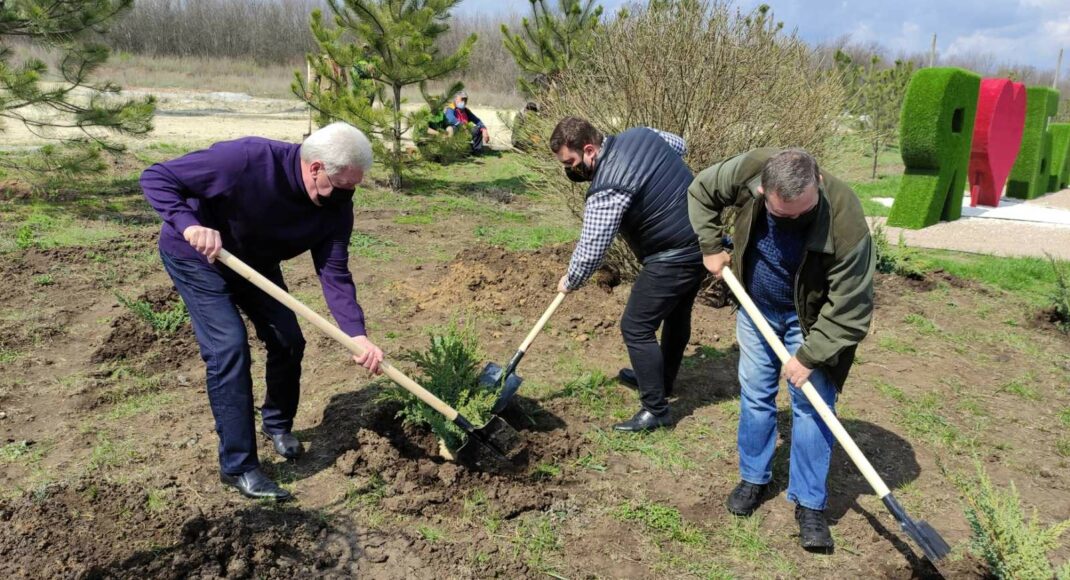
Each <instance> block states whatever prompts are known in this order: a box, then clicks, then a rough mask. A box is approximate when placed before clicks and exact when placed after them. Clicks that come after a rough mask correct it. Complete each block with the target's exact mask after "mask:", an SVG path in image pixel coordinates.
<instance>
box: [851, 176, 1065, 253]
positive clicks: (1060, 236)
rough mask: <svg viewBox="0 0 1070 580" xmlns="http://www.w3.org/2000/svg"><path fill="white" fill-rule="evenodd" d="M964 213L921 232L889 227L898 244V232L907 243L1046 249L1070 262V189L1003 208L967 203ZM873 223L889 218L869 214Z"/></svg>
mask: <svg viewBox="0 0 1070 580" xmlns="http://www.w3.org/2000/svg"><path fill="white" fill-rule="evenodd" d="M962 214H963V217H962V218H960V219H958V220H956V221H953V222H941V223H939V224H936V225H934V226H929V227H927V228H924V229H921V230H907V229H902V228H892V227H887V226H885V227H884V229H885V233H886V234H887V236H888V241H890V242H892V243H893V244H894V243H896V242H897V241H898V240H899V234H900V233H902V234H903V239H904V241H905V242H906V244H907V245H908V246H916V247H919V248H934V249H942V250H956V251H960V252H973V253H979V254H994V255H997V256H1034V257H1039V258H1043V257H1044V256H1045V253H1047V254H1050V255H1052V256H1054V257H1056V258H1059V259H1062V260H1070V189H1064V190H1063V191H1060V192H1057V193H1051V194H1048V195H1047V196H1044V197H1041V198H1037V199H1032V200H1029V201H1027V202H1022V201H1020V200H1008V199H1005V200H1004V201H1002V202H1001V203H1000V207H999V208H980V207H978V208H970V207H968V205H967V206H964V207H963V212H962ZM868 219H869V222H870V226H871V227H872V226H873V225H875V224H882V225H883V224H884V223H885V218H872V217H871V218H868Z"/></svg>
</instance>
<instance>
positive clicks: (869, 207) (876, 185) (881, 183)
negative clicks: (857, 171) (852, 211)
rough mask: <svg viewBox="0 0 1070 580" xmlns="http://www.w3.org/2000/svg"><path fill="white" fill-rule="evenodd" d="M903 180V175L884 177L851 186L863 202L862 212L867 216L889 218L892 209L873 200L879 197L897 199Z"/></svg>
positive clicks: (854, 183) (853, 183)
mask: <svg viewBox="0 0 1070 580" xmlns="http://www.w3.org/2000/svg"><path fill="white" fill-rule="evenodd" d="M902 180H903V176H902V175H882V176H880V177H878V178H877V179H875V180H870V181H855V182H852V183H851V184H850V185H851V189H853V190H854V192H855V193H856V194H857V195H858V199H859V200H860V201H861V202H862V211H864V212H865V214H866V215H867V216H882V217H887V216H888V213H889V212H890V211H891V210H892V208H890V207H888V206H886V205H884V204H882V203H880V202H877V201H873V200H874V198H878V197H883V198H891V199H895V196H896V194H898V193H899V187H900V184H901V182H902Z"/></svg>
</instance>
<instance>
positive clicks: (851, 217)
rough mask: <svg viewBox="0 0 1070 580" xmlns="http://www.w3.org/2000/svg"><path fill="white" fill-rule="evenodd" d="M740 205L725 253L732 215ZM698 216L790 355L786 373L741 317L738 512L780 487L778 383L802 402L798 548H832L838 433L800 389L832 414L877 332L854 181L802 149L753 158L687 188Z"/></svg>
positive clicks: (797, 442) (794, 494)
mask: <svg viewBox="0 0 1070 580" xmlns="http://www.w3.org/2000/svg"><path fill="white" fill-rule="evenodd" d="M729 207H735V208H736V209H737V210H738V211H737V214H736V218H735V224H734V229H733V230H732V232H731V234H732V238H733V244H732V246H733V247H734V249H735V251H734V254H732V255H729V254H728V252H727V251H726V250H725V241H726V235H727V234H728V233H729V232H728V227H727V224H726V223H725V222H724V219H723V216H724V212H725V209H727V208H729ZM688 213H689V215H690V217H691V224H692V226H693V227H694V229H695V232H696V233H697V234H698V238H699V247H700V248H701V249H702V254H703V263H704V264H705V265H706V269H707V270H709V271H710V272H711V273H713V275H714V276H717V277H720V275H721V271H722V269H723V268H724V267H725V266H726V265H728V264H729V263H730V262H731V263H732V264H733V266H734V267H735V269H736V275H737V276H738V277H739V278H740V280H741V282H742V283H743V285H744V287H746V289H747V292H748V294H750V296H751V298H753V299H754V302H755V303H756V304H757V305H758V308H759V310H761V312H762V314H763V315H764V316H765V318H766V320H767V321H768V322H769V324H770V325H771V326H772V327H773V330H774V331H775V332H776V333H777V335H778V336H779V337H780V339H781V340H782V341H783V342H784V344H785V346H786V347H787V349H788V352H790V353H792V358H791V360H790V361H788V363H787V365H784V367H783V369H782V368H781V364H780V361H779V360H778V359H777V357H776V355H775V354H774V353H773V350H772V348H770V347H769V345H768V344H766V343H765V341H764V339H763V338H762V336H761V334H760V333H759V332H758V329H757V327H756V326H755V325H754V322H753V321H752V320H751V319H750V318H749V317H748V315H747V313H746V312H745V311H743V310H740V311H739V312H738V313H737V316H736V339H737V340H738V342H739V349H740V358H739V383H740V387H741V392H740V414H739V433H738V447H739V468H740V476H741V481H740V483H739V485H737V486H736V488H735V489H734V490H733V491H732V493H731V494H730V495H729V497H728V501H727V507H728V511H730V512H732V513H733V514H735V515H739V516H749V515H750V514H752V513H753V512H754V510H755V509H757V507H758V505H759V504H760V503H761V500H762V496H763V494H764V492H765V490H766V487H767V486H768V484H769V482H770V480H771V479H772V463H773V451H774V449H775V447H776V432H777V431H776V417H777V408H776V395H777V390H778V388H779V382H780V380H779V379H780V377H781V376H783V377H784V378H785V379H786V380H787V381H788V385H789V388H790V392H791V402H792V431H791V459H790V463H791V466H790V470H789V482H788V500H789V501H791V502H793V503H795V504H796V507H795V519H796V521H798V523H799V529H800V542H801V543H802V546H803V547H804V548H807V549H811V550H817V551H827V550H830V549H831V548H832V535H831V534H830V532H829V528H828V522H827V520H826V518H825V515H824V510H825V506H826V504H827V498H828V492H827V489H826V480H827V479H828V470H829V459H830V457H831V455H832V442H833V437H832V433H831V432H830V431H829V429H828V427H827V426H826V425H825V423H824V422H823V421H822V420H821V418H820V416H819V415H818V414H817V411H816V410H815V409H814V408H813V406H812V405H811V404H810V402H809V401H808V400H807V399H806V396H805V395H804V394H803V393H802V391H801V390H799V389H797V388H796V385H801V384H803V383H804V382H806V381H807V380H809V381H810V382H811V383H813V385H814V387H815V388H816V389H817V392H818V393H820V395H821V397H822V399H824V400H825V402H826V403H827V404H828V405H829V407H830V408H834V405H835V402H836V396H837V393H838V392H839V391H840V390H842V388H843V383H844V381H845V380H846V378H847V373H848V371H849V370H850V367H851V363H852V362H853V361H854V357H855V349H856V348H857V345H858V343H859V342H860V341H861V340H862V339H863V338H864V337H865V336H866V333H867V332H868V331H869V322H870V318H871V316H872V313H873V269H874V265H875V263H876V256H875V253H874V247H873V240H872V238H871V237H870V234H869V227H868V226H867V224H866V220H865V215H864V214H863V213H862V204H861V203H860V202H859V201H858V197H857V196H856V195H855V193H854V192H853V191H852V190H851V188H850V187H848V186H847V184H845V183H844V182H842V181H840V180H839V179H837V178H835V177H833V176H831V175H829V174H827V173H822V172H821V171H820V170H819V169H818V166H817V162H816V161H815V160H814V158H813V157H811V156H810V155H809V154H808V153H806V152H805V151H803V150H801V149H789V150H786V151H780V150H777V149H755V150H753V151H750V152H747V153H744V154H742V155H738V156H736V157H733V158H731V159H728V160H727V161H724V162H721V163H718V164H716V165H713V166H711V167H709V168H707V169H706V170H704V171H703V172H702V173H700V174H699V175H698V177H696V178H695V180H694V181H693V182H692V184H691V187H690V188H689V189H688Z"/></svg>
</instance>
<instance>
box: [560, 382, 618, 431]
mask: <svg viewBox="0 0 1070 580" xmlns="http://www.w3.org/2000/svg"><path fill="white" fill-rule="evenodd" d="M557 396H562V397H571V398H574V399H577V400H578V401H579V403H580V406H581V407H583V408H584V409H586V411H587V413H588V415H590V416H591V417H592V418H595V419H606V418H608V417H613V418H619V419H625V418H627V413H628V407H627V399H626V397H625V393H624V392H623V390H622V389H619V388H617V386H616V383H615V381H614V380H613V379H610V378H609V377H607V376H606V375H605V374H604V373H603V372H601V371H590V372H586V373H584V374H582V375H581V376H580V377H578V378H576V379H574V380H572V381H570V382H569V383H568V384H566V385H565V388H564V389H561V391H560V392H559V393H558V395H557Z"/></svg>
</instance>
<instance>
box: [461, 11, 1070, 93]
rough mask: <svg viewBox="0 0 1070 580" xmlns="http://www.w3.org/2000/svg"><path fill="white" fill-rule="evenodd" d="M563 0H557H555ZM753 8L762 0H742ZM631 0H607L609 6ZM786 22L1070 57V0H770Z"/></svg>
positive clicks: (1028, 56)
mask: <svg viewBox="0 0 1070 580" xmlns="http://www.w3.org/2000/svg"><path fill="white" fill-rule="evenodd" d="M550 1H551V2H553V3H554V4H556V0H550ZM737 2H738V3H739V5H740V6H742V7H744V8H748V9H749V8H753V7H755V6H757V5H758V4H761V3H762V2H761V1H760V0H737ZM627 3H630V1H626V0H602V1H601V4H602V5H603V6H604V7H605V8H606V11H607V12H612V11H613V10H615V9H616V8H618V7H620V6H622V5H624V4H627ZM765 3H767V4H769V5H770V6H772V7H773V12H774V13H775V15H776V18H777V19H778V20H781V21H783V22H784V25H785V27H786V28H789V29H791V28H798V30H799V35H800V36H802V37H803V38H804V39H806V40H808V41H811V42H821V41H824V40H833V39H836V38H838V37H840V36H842V35H844V34H850V35H851V38H852V39H853V40H856V41H859V42H870V41H876V42H879V43H880V44H882V45H884V46H885V47H887V48H889V49H891V51H892V52H893V53H897V52H904V53H922V52H928V50H929V43H930V42H931V41H932V34H933V33H934V32H935V33H937V50H938V51H939V53H940V55H941V56H954V55H957V54H962V53H967V52H983V53H990V54H993V55H994V56H995V57H996V61H997V62H1007V63H1021V64H1031V65H1033V66H1036V67H1037V68H1040V69H1051V68H1055V61H1056V59H1057V58H1058V55H1059V47H1060V46H1062V47H1063V48H1065V49H1066V50H1067V52H1068V54H1067V55H1065V56H1064V57H1063V65H1064V69H1063V70H1064V75H1065V74H1066V72H1065V71H1066V67H1067V66H1068V62H1070V0H969V1H965V0H766V2H765ZM529 11H530V8H529V4H528V0H464V1H463V2H462V4H461V5H460V7H459V8H458V12H460V13H466V14H472V13H477V12H491V13H497V14H508V13H518V14H527V13H528V12H529Z"/></svg>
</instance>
